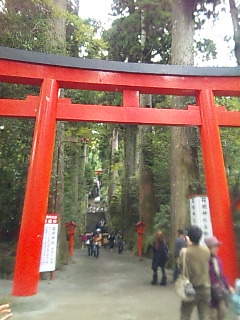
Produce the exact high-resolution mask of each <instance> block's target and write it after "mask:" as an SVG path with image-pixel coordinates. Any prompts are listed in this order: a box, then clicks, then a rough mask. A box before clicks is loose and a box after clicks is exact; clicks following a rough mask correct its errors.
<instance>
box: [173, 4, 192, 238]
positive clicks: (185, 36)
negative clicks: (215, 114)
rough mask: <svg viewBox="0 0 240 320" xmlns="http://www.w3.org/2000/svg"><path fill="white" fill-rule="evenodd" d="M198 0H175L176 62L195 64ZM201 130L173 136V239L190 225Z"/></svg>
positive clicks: (176, 100) (178, 101)
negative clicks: (195, 29)
mask: <svg viewBox="0 0 240 320" xmlns="http://www.w3.org/2000/svg"><path fill="white" fill-rule="evenodd" d="M194 10H195V1H185V0H173V2H172V25H173V27H172V64H175V65H176V64H177V65H192V64H193V61H194V56H193V36H194V16H193V13H194ZM186 103H187V100H186V98H185V97H173V98H172V108H177V109H178V108H183V107H184V106H186ZM196 141H197V132H196V129H195V128H188V127H173V128H172V135H171V227H172V237H171V238H172V239H175V236H176V231H177V229H178V228H185V227H187V226H188V225H189V222H190V217H189V203H188V202H189V200H188V199H189V195H190V193H191V192H192V191H193V188H192V186H191V185H192V181H193V180H194V179H195V178H197V177H198V165H197V164H198V162H197V159H196V154H197V149H196V148H197V146H196Z"/></svg>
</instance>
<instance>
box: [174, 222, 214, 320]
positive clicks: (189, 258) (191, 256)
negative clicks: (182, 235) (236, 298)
mask: <svg viewBox="0 0 240 320" xmlns="http://www.w3.org/2000/svg"><path fill="white" fill-rule="evenodd" d="M188 237H189V239H190V241H191V244H190V245H189V246H188V248H186V251H185V261H186V268H187V270H188V276H189V280H190V282H191V283H192V285H193V287H194V289H195V291H196V296H195V299H194V300H193V301H191V302H184V301H182V304H181V317H180V320H190V319H191V315H192V312H193V309H194V307H197V311H198V319H199V320H209V319H210V300H211V285H210V277H209V268H208V264H209V259H210V251H209V249H208V248H207V247H205V246H202V245H200V244H199V242H200V239H201V237H202V230H201V229H200V228H199V227H198V226H191V227H190V228H189V230H188ZM182 270H183V255H182V254H181V253H180V272H182Z"/></svg>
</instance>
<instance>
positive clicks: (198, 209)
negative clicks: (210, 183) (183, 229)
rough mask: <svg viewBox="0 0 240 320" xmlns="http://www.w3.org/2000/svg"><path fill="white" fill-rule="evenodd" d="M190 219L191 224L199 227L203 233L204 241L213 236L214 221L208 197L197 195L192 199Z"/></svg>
mask: <svg viewBox="0 0 240 320" xmlns="http://www.w3.org/2000/svg"><path fill="white" fill-rule="evenodd" d="M190 217H191V224H192V225H197V226H199V227H200V228H201V229H202V231H203V237H202V240H201V241H203V240H204V238H205V237H208V236H212V235H213V231H212V221H211V215H210V209H209V202H208V197H207V196H205V195H197V196H193V197H191V198H190Z"/></svg>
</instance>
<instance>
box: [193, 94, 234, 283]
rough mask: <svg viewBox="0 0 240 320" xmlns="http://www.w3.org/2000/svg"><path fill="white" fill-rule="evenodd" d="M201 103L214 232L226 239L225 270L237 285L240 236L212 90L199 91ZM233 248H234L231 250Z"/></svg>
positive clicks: (223, 254)
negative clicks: (235, 225)
mask: <svg viewBox="0 0 240 320" xmlns="http://www.w3.org/2000/svg"><path fill="white" fill-rule="evenodd" d="M198 105H199V106H200V113H201V119H202V125H201V126H200V134H201V143H202V154H203V162H204V170H205V177H206V187H207V194H208V197H209V205H210V212H211V220H212V226H213V233H214V235H215V236H216V237H217V238H219V239H221V241H222V242H223V245H222V247H221V250H220V256H221V258H222V261H223V265H224V271H225V273H226V274H227V276H228V278H229V280H230V282H231V283H232V284H233V283H234V280H235V279H236V277H237V274H238V268H237V266H238V260H237V248H236V239H235V237H234V229H233V220H232V215H231V205H230V199H229V192H228V184H227V179H226V172H225V166H224V159H223V154H222V146H221V139H220V134H219V127H218V119H217V113H216V107H215V105H214V96H213V93H212V91H211V90H210V89H207V90H202V91H201V92H200V93H199V96H198ZM229 248H231V249H230V250H229Z"/></svg>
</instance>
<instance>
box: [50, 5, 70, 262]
mask: <svg viewBox="0 0 240 320" xmlns="http://www.w3.org/2000/svg"><path fill="white" fill-rule="evenodd" d="M52 4H53V8H54V7H55V6H57V7H58V8H60V9H62V10H66V8H67V0H53V3H52ZM53 16H54V14H53ZM50 23H51V24H52V28H51V34H50V35H49V37H50V39H51V42H52V47H53V50H54V51H55V52H56V51H59V52H61V53H65V48H66V22H65V21H64V20H63V19H62V18H61V19H59V18H57V17H54V18H52V20H51V22H50ZM62 95H63V92H61V96H62ZM63 140H64V122H59V123H58V124H57V132H56V144H55V145H56V147H55V154H56V156H55V158H54V165H53V169H55V170H56V168H57V167H58V173H56V171H55V172H54V171H53V174H52V179H53V185H57V190H55V191H54V190H53V193H54V192H55V193H56V194H50V199H56V200H55V201H56V203H55V204H54V209H55V210H56V212H58V213H59V215H60V219H59V236H58V245H57V268H59V267H61V265H62V264H66V263H67V258H68V245H67V241H66V230H65V217H64V146H63V143H62V141H63ZM58 148H59V149H58ZM58 151H61V152H59V156H57V155H58ZM56 179H57V181H56ZM49 205H50V206H52V203H51V202H50V204H49Z"/></svg>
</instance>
